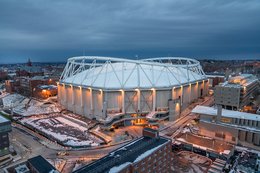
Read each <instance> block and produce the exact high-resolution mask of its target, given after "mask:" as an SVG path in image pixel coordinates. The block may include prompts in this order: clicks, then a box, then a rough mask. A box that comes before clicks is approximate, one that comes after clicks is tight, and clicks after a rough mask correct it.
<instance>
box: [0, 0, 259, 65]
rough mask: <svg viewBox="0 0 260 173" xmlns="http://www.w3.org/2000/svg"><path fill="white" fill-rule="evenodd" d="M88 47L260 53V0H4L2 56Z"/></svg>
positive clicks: (89, 51)
mask: <svg viewBox="0 0 260 173" xmlns="http://www.w3.org/2000/svg"><path fill="white" fill-rule="evenodd" d="M84 54H85V55H101V56H116V57H135V56H136V55H138V57H139V58H142V57H156V56H186V57H192V58H193V57H194V58H207V57H208V58H214V59H223V58H229V59H234V58H236V59H239V58H240V59H243V58H244V59H245V58H248V59H249V58H254V59H260V1H259V0H234V1H232V0H103V1H101V0H82V1H80V0H55V1H54V0H0V60H1V63H8V62H12V63H13V62H24V61H26V60H27V59H28V58H31V59H32V61H38V62H39V61H45V62H46V61H66V59H67V58H68V57H71V56H78V55H84Z"/></svg>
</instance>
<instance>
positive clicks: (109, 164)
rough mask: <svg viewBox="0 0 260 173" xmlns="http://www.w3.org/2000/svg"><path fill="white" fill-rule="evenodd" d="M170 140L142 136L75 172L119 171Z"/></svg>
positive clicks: (104, 172)
mask: <svg viewBox="0 0 260 173" xmlns="http://www.w3.org/2000/svg"><path fill="white" fill-rule="evenodd" d="M169 141H170V139H167V138H164V137H159V138H150V137H141V138H139V139H137V140H135V141H133V142H130V143H129V144H127V145H125V146H123V147H121V148H119V149H117V150H115V151H113V152H111V153H109V154H108V155H107V156H105V157H103V158H101V159H99V160H97V161H95V162H93V163H91V164H89V165H86V166H85V167H82V168H80V169H78V170H76V171H74V172H73V173H91V172H95V173H106V172H109V171H112V169H113V170H115V169H117V170H118V171H119V170H121V169H123V168H124V167H126V166H128V165H129V164H132V163H135V162H138V161H140V160H142V159H143V158H145V157H147V156H148V155H150V154H151V153H152V152H154V151H155V150H157V149H158V148H160V147H161V146H162V145H164V144H166V143H168V142H169Z"/></svg>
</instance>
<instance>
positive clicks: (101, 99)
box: [99, 89, 104, 110]
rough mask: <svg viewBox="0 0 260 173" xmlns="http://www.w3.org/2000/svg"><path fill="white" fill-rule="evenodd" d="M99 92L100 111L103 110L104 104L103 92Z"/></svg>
mask: <svg viewBox="0 0 260 173" xmlns="http://www.w3.org/2000/svg"><path fill="white" fill-rule="evenodd" d="M99 92H100V102H101V109H102V110H103V108H104V107H103V102H104V98H103V90H102V89H100V90H99Z"/></svg>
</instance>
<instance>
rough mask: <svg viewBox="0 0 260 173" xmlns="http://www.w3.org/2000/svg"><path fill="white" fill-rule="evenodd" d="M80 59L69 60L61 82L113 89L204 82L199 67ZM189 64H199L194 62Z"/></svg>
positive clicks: (150, 62)
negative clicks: (86, 61)
mask: <svg viewBox="0 0 260 173" xmlns="http://www.w3.org/2000/svg"><path fill="white" fill-rule="evenodd" d="M82 58H84V57H81V58H80V57H77V58H71V59H69V61H68V64H67V66H66V68H65V70H64V72H63V76H62V78H61V82H64V83H69V84H72V85H78V86H85V87H93V88H102V89H107V90H113V89H136V88H140V89H146V88H147V89H151V88H170V87H173V86H178V85H182V84H186V83H190V82H195V81H198V80H202V79H205V75H204V73H203V71H202V70H201V67H200V65H199V64H195V65H194V64H190V66H189V65H183V64H179V65H176V64H174V65H173V64H169V63H159V62H155V61H153V59H147V60H139V61H135V60H126V59H116V58H104V57H102V58H100V57H95V58H96V60H97V58H99V59H102V60H104V61H105V62H104V63H102V64H98V63H96V64H95V63H93V62H92V63H83V62H82V61H81V63H80V62H78V61H79V60H81V59H82ZM91 58H92V59H95V58H93V57H91ZM86 59H87V60H89V59H90V57H85V60H86ZM161 59H164V58H161ZM154 60H155V59H154ZM156 60H158V58H157V59H156ZM187 60H191V59H187ZM76 61H77V63H76ZM191 61H195V62H196V63H198V62H197V61H196V60H191ZM95 62H96V61H95ZM73 63H74V67H75V64H76V65H78V67H77V68H76V69H74V70H73V69H72V67H71V66H72V64H73ZM82 64H83V65H82ZM93 64H95V65H93ZM82 66H87V69H84V68H83V67H82ZM66 70H71V71H72V73H70V72H66ZM66 74H67V75H66Z"/></svg>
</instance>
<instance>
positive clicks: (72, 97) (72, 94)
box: [70, 85, 75, 105]
mask: <svg viewBox="0 0 260 173" xmlns="http://www.w3.org/2000/svg"><path fill="white" fill-rule="evenodd" d="M70 87H71V100H72V105H74V104H75V98H74V92H73V85H70Z"/></svg>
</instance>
